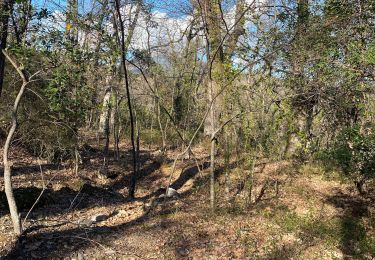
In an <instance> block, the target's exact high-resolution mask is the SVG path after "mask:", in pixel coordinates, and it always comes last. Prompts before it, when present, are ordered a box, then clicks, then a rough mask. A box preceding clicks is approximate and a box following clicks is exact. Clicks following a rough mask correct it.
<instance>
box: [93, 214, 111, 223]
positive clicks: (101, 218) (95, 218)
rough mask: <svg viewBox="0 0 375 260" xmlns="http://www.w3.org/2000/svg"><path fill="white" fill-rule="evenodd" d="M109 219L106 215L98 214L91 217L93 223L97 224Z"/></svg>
mask: <svg viewBox="0 0 375 260" xmlns="http://www.w3.org/2000/svg"><path fill="white" fill-rule="evenodd" d="M107 218H108V216H107V215H106V214H104V213H98V214H96V215H94V216H92V217H91V221H92V222H94V223H96V222H100V221H104V220H106V219H107Z"/></svg>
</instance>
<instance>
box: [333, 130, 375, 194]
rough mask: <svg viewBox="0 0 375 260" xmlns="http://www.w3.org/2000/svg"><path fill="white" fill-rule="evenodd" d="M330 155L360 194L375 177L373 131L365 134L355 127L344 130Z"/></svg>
mask: <svg viewBox="0 0 375 260" xmlns="http://www.w3.org/2000/svg"><path fill="white" fill-rule="evenodd" d="M330 155H331V158H332V159H333V160H334V161H335V162H336V163H337V164H338V165H339V166H340V167H341V169H342V170H343V173H344V174H345V175H346V176H347V177H349V178H350V179H352V180H354V181H355V182H356V184H357V188H358V189H359V191H360V192H362V190H361V189H362V185H363V183H364V182H365V181H366V180H368V179H370V178H374V177H375V135H374V133H373V132H372V131H371V129H370V130H368V131H366V132H365V131H361V129H360V127H358V126H355V127H351V128H346V129H344V130H342V131H341V132H340V134H339V135H338V136H337V138H336V141H335V144H334V146H333V149H331V151H330Z"/></svg>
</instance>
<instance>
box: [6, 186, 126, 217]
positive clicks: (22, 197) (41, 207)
mask: <svg viewBox="0 0 375 260" xmlns="http://www.w3.org/2000/svg"><path fill="white" fill-rule="evenodd" d="M42 192H43V193H42ZM40 194H42V195H41V196H40ZM14 195H15V199H16V202H17V207H18V210H19V211H20V214H21V217H24V216H25V215H26V213H27V212H28V211H29V210H30V209H31V208H32V207H33V205H34V203H35V202H36V201H37V199H38V197H39V196H40V198H39V200H38V202H37V203H36V204H35V207H34V210H33V212H32V213H31V214H30V216H29V217H30V219H33V218H34V217H41V216H43V217H46V216H54V215H58V214H61V213H66V212H67V211H74V210H81V209H84V208H91V207H97V206H98V201H100V203H99V204H100V205H102V206H106V205H113V204H116V203H119V202H123V201H125V198H124V197H123V196H122V195H121V194H119V193H116V192H113V191H111V190H110V189H105V188H101V187H96V186H93V185H91V184H89V183H82V185H81V187H78V190H75V189H72V188H70V187H62V188H61V189H59V190H56V191H54V190H52V189H51V188H47V189H45V190H44V191H43V189H41V188H37V187H21V188H16V189H14ZM5 214H9V209H8V203H7V200H6V196H5V192H0V217H1V216H3V215H5Z"/></svg>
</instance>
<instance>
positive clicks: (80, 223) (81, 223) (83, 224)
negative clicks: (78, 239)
mask: <svg viewBox="0 0 375 260" xmlns="http://www.w3.org/2000/svg"><path fill="white" fill-rule="evenodd" d="M77 224H78V226H80V227H90V226H91V225H92V224H93V221H92V220H91V219H80V220H78V223H77Z"/></svg>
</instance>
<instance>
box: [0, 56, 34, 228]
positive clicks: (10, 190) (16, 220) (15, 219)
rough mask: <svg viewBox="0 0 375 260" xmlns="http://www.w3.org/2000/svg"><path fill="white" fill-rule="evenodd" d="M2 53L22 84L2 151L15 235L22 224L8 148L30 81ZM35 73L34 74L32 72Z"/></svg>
mask: <svg viewBox="0 0 375 260" xmlns="http://www.w3.org/2000/svg"><path fill="white" fill-rule="evenodd" d="M2 53H3V54H4V56H5V57H6V58H7V59H8V60H9V62H10V63H11V64H12V66H13V67H14V68H15V69H16V71H17V73H18V74H19V76H20V77H21V79H22V85H21V88H20V90H19V91H18V94H17V97H16V99H15V100H14V104H13V109H12V111H11V120H12V125H11V127H10V130H9V133H8V136H7V138H6V141H5V144H4V151H3V162H4V186H5V194H6V197H7V200H8V205H9V211H10V216H11V218H12V222H13V228H14V232H15V233H16V234H17V235H21V234H22V225H21V221H20V216H19V214H18V209H17V204H16V200H15V198H14V193H13V186H12V162H10V160H9V156H8V153H9V149H10V146H11V143H12V138H13V136H14V133H15V132H16V129H17V111H18V107H19V104H20V102H21V98H22V96H23V93H24V92H25V89H26V86H27V85H28V84H29V83H30V79H29V77H28V76H27V74H26V73H25V71H24V70H23V69H22V67H21V66H19V65H18V64H17V63H16V61H14V59H12V58H11V57H10V56H9V54H8V53H7V52H6V51H5V50H2ZM34 75H35V74H34Z"/></svg>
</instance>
